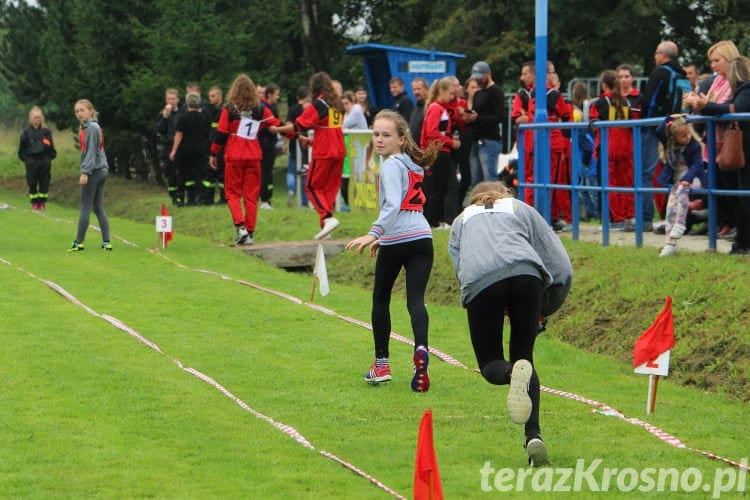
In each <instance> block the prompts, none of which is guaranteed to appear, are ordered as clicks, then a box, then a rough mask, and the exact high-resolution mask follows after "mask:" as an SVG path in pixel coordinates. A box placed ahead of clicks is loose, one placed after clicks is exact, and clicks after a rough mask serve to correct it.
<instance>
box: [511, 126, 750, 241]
mask: <svg viewBox="0 0 750 500" xmlns="http://www.w3.org/2000/svg"><path fill="white" fill-rule="evenodd" d="M735 120H736V121H748V120H750V113H732V114H729V113H728V114H725V115H721V116H701V115H689V116H688V121H689V122H693V123H705V124H706V147H707V150H708V151H707V155H708V175H707V177H708V179H707V180H708V185H707V186H704V187H702V188H700V189H692V190H691V193H695V194H705V195H707V197H708V221H707V224H708V248H709V250H713V251H715V250H716V229H717V228H716V225H717V222H718V221H717V213H716V202H717V197H719V196H750V191H748V190H726V189H718V188H717V187H716V169H717V167H716V123H719V122H728V121H735ZM663 121H664V118H645V119H640V120H616V121H606V120H597V121H593V122H591V123H585V122H555V123H528V124H523V125H520V126H519V131H518V139H517V141H518V142H517V145H518V190H517V196H518V197H519V198H520V199H522V200H523V199H524V188H532V189H534V201H535V206H536V208H537V210H539V212H540V213H541V214H542V216H543V217H544V218H545V219H546V220H547V222H551V220H550V219H551V198H552V197H551V193H550V191H551V190H552V189H560V190H566V191H570V195H571V216H572V219H573V239H574V240H577V239H578V236H579V223H580V213H579V212H580V208H579V207H580V203H579V196H580V193H581V192H582V191H595V192H597V193H599V200H600V206H601V221H602V245H603V246H607V245H609V222H610V221H609V196H608V194H609V193H614V192H620V193H633V194H634V196H635V245H636V246H637V247H641V246H643V223H644V222H645V221H644V220H643V213H642V210H641V208H642V207H643V202H644V199H643V198H644V195H645V194H654V193H664V194H666V193H669V188H668V187H653V186H643V181H642V178H643V176H642V172H643V165H642V159H641V158H642V157H641V149H642V147H641V146H642V144H641V129H643V128H645V127H657V126H659V125H660V124H661V123H662V122H663ZM589 127H591V128H594V129H599V130H600V143H601V147H600V152H601V154H600V157H599V172H600V177H599V178H600V185H599V186H585V185H580V184H579V183H578V180H579V179H580V172H579V169H580V164H581V153H580V151H579V148H578V142H579V138H578V134H576V133H571V143H572V144H571V158H570V166H571V176H570V178H571V182H572V183H573V184H552V183H550V182H549V179H550V178H551V177H550V171H549V170H550V162H549V159H548V158H547V159H546V161H544V162H543V166H544V167H546V168H545V169H543V171H542V172H536V171H535V172H534V179H535V182H529V183H527V182H524V179H525V176H524V172H525V170H526V169H525V165H524V134H523V133H522V132H523V131H524V130H536V131H537V132H535V134H539V135H538V136H536V137H535V141H537V140H538V137H542V138H543V140H545V141H546V142H547V144H549V131H550V130H552V129H557V130H571V131H573V130H578V129H587V128H589ZM615 127H619V128H621V127H632V131H633V179H634V182H633V187H632V188H631V187H611V186H609V185H608V184H609V168H608V166H609V159H608V149H609V148H608V143H609V129H610V128H615ZM534 149H535V151H536V149H537V148H536V147H535V148H534ZM547 151H549V149H547ZM547 156H549V155H547Z"/></svg>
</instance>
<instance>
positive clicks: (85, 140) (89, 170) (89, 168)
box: [68, 99, 112, 252]
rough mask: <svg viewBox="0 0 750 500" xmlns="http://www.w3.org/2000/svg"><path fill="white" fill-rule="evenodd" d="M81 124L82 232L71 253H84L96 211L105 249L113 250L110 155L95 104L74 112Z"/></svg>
mask: <svg viewBox="0 0 750 500" xmlns="http://www.w3.org/2000/svg"><path fill="white" fill-rule="evenodd" d="M73 110H74V112H75V115H76V118H77V119H78V121H79V123H80V132H79V135H78V139H79V145H80V148H81V176H80V178H79V179H78V184H80V185H81V213H80V215H79V217H78V232H77V233H76V239H75V241H74V242H73V246H71V247H70V249H69V250H68V252H80V251H82V250H83V248H84V246H83V242H84V240H85V239H86V230H87V229H88V227H89V218H90V216H91V210H92V209H93V211H94V213H95V214H96V218H97V219H98V220H99V228H100V229H101V232H102V249H104V250H112V245H111V244H110V242H109V219H108V218H107V212H105V211H104V182H105V181H106V180H107V175H108V174H109V165H108V164H107V155H106V154H105V152H104V134H103V132H102V129H101V127H100V126H99V122H97V121H96V115H97V114H96V110H95V109H94V105H93V104H91V101H89V100H87V99H81V100H79V101H78V102H76V104H75V106H74V108H73Z"/></svg>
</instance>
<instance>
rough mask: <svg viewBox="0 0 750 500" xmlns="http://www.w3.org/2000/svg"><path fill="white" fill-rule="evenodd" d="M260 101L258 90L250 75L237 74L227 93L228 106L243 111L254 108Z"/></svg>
mask: <svg viewBox="0 0 750 500" xmlns="http://www.w3.org/2000/svg"><path fill="white" fill-rule="evenodd" d="M259 103H260V98H259V97H258V91H257V89H256V88H255V84H254V83H253V81H252V80H251V79H250V77H249V76H247V75H246V74H244V73H240V74H239V75H237V78H235V79H234V81H233V82H232V86H231V87H230V88H229V93H228V94H227V106H228V107H230V108H233V109H234V110H236V111H238V112H243V111H252V110H254V109H255V108H257V107H258V104H259Z"/></svg>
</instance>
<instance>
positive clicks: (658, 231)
mask: <svg viewBox="0 0 750 500" xmlns="http://www.w3.org/2000/svg"><path fill="white" fill-rule="evenodd" d="M654 234H667V226H666V225H664V224H662V225H660V226H656V227H655V228H654Z"/></svg>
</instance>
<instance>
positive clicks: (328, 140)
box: [294, 94, 346, 160]
mask: <svg viewBox="0 0 750 500" xmlns="http://www.w3.org/2000/svg"><path fill="white" fill-rule="evenodd" d="M294 123H295V127H296V128H297V129H301V130H309V129H313V130H314V132H315V135H314V136H313V142H312V159H313V160H318V159H324V158H330V159H338V160H343V159H344V157H345V156H346V145H345V144H344V131H343V129H342V128H341V127H342V125H343V124H344V113H342V112H341V111H339V110H338V109H336V108H333V107H331V106H330V105H329V104H328V103H327V102H326V101H325V99H323V95H322V94H321V95H319V96H318V97H317V98H316V99H315V100H313V102H312V104H311V105H309V106H305V109H304V110H303V111H302V114H301V115H299V116H298V117H297V119H296V120H295V122H294Z"/></svg>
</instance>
